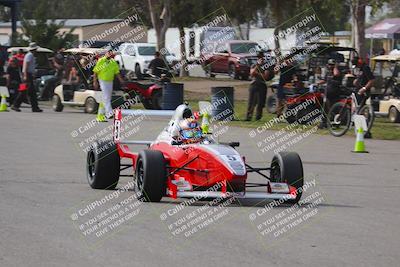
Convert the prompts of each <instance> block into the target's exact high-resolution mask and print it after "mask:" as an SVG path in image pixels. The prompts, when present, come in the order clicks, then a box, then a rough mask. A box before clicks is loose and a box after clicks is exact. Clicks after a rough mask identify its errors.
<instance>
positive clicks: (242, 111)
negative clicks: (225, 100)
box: [188, 99, 400, 140]
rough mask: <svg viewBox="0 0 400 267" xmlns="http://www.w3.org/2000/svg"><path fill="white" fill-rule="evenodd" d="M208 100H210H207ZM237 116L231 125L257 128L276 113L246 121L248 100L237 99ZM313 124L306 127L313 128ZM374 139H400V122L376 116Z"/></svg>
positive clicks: (275, 127)
mask: <svg viewBox="0 0 400 267" xmlns="http://www.w3.org/2000/svg"><path fill="white" fill-rule="evenodd" d="M206 101H209V99H208V100H206ZM188 102H189V104H190V105H191V106H192V108H193V109H194V110H198V103H197V101H194V100H190V101H188ZM234 108H235V116H236V118H237V119H238V120H236V121H232V122H230V125H232V126H237V127H245V128H257V127H259V126H263V125H265V124H266V123H268V122H269V121H270V120H272V119H273V118H275V117H276V115H275V114H270V113H268V112H267V111H266V110H265V108H264V114H263V117H262V119H261V120H259V121H254V120H253V121H245V120H244V119H245V118H246V111H247V101H235V106H234ZM287 126H288V123H276V124H273V125H272V126H271V127H269V128H268V129H270V130H281V129H285V128H286V129H287ZM311 127H312V126H309V127H307V128H306V129H304V131H306V130H307V129H309V128H311ZM298 128H303V125H298V126H295V127H293V128H292V129H298ZM371 133H372V137H373V139H383V140H400V124H399V123H391V122H389V121H388V119H386V118H375V121H374V125H373V127H372V129H371ZM316 134H323V135H325V134H330V133H329V131H328V130H327V129H318V130H317V131H316ZM346 136H355V133H354V128H351V129H350V130H349V131H348V132H347V134H346Z"/></svg>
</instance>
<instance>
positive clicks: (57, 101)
mask: <svg viewBox="0 0 400 267" xmlns="http://www.w3.org/2000/svg"><path fill="white" fill-rule="evenodd" d="M52 102H53V110H54V111H56V112H61V111H63V109H64V105H63V104H62V103H61V98H60V97H59V96H58V95H53V98H52Z"/></svg>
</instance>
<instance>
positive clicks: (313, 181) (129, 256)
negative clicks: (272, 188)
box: [0, 107, 400, 266]
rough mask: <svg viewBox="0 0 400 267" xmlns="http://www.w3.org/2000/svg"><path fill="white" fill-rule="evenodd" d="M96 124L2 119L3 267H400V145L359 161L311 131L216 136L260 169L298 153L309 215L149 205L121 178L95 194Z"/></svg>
mask: <svg viewBox="0 0 400 267" xmlns="http://www.w3.org/2000/svg"><path fill="white" fill-rule="evenodd" d="M93 119H94V115H90V114H85V113H83V111H82V110H79V109H74V108H65V110H64V111H63V112H60V113H56V112H53V111H52V110H51V109H50V108H49V107H44V112H43V113H31V112H30V109H28V108H23V109H22V112H20V113H17V112H3V113H0V133H1V134H0V136H1V139H0V214H1V215H0V266H187V265H190V266H207V265H218V266H397V264H398V262H399V260H400V256H399V253H398V252H399V249H398V248H399V247H400V231H399V229H398V223H399V221H400V208H399V203H400V194H399V193H400V167H399V160H400V151H399V149H400V142H398V141H382V140H373V139H372V140H370V139H368V140H366V148H367V150H368V151H369V153H365V154H356V153H352V152H351V150H352V149H353V146H354V138H352V137H346V136H345V137H341V138H335V137H332V136H328V135H325V136H323V135H316V134H313V133H312V131H310V132H308V133H305V132H304V133H301V134H299V135H297V136H300V137H301V138H298V137H297V136H289V138H286V139H287V140H286V139H285V138H284V137H283V136H288V132H286V133H283V134H282V135H281V134H278V135H277V134H276V133H277V132H272V131H264V130H263V129H262V128H259V129H258V130H257V129H249V128H240V127H229V126H226V125H218V127H217V129H215V133H217V132H218V134H215V137H216V139H219V141H239V142H240V143H241V145H240V147H238V150H239V151H240V153H241V154H242V155H244V156H246V161H247V162H248V163H249V164H252V165H254V166H269V164H270V161H271V158H272V156H273V154H274V150H277V149H285V150H292V151H297V152H298V153H299V154H300V156H301V158H302V161H303V164H304V173H305V183H306V184H307V188H306V190H304V192H303V197H302V200H304V202H303V203H302V205H301V206H296V205H295V206H293V205H287V204H282V205H278V206H274V205H275V204H276V202H272V204H271V202H263V201H260V200H254V201H244V200H235V199H233V200H227V201H226V202H222V201H221V202H218V201H215V202H212V203H210V200H203V201H190V200H187V199H186V200H185V199H179V200H174V201H172V200H170V199H168V198H164V199H163V200H162V202H161V203H142V202H138V201H137V200H136V198H134V192H133V191H132V182H131V178H129V177H128V178H122V177H121V179H120V183H119V184H118V187H117V190H93V189H91V188H90V187H89V186H88V184H87V181H86V153H85V150H86V149H87V147H88V145H89V144H90V143H91V141H92V140H94V139H96V138H103V137H105V136H106V135H107V134H109V133H110V132H109V130H110V127H111V124H112V122H111V121H110V122H108V123H102V124H96V123H93ZM166 122H167V119H165V118H145V119H143V120H137V121H133V122H132V123H129V122H127V123H126V125H129V127H130V128H129V129H128V131H127V133H129V134H130V139H134V140H152V139H154V138H155V137H156V136H157V133H158V132H159V131H161V129H162V128H163V127H164V126H165V125H166ZM251 136H253V137H251ZM267 139H268V140H269V141H268V140H267ZM277 140H280V141H277ZM264 141H265V142H264ZM267 141H268V142H267ZM274 142H275V146H274V147H272V146H269V147H267V145H268V144H271V143H274ZM283 145H286V147H284V146H283ZM131 148H132V149H133V150H140V149H143V148H145V147H143V146H132V147H131ZM125 173H129V170H126V171H125ZM249 180H250V181H252V182H258V181H262V180H260V178H258V177H257V176H255V175H251V176H250V178H249Z"/></svg>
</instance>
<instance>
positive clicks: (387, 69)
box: [371, 55, 400, 122]
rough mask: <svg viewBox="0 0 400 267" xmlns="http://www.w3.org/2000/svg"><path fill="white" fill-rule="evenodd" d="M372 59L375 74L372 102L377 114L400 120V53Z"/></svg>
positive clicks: (391, 120)
mask: <svg viewBox="0 0 400 267" xmlns="http://www.w3.org/2000/svg"><path fill="white" fill-rule="evenodd" d="M371 61H372V69H373V71H374V75H375V83H374V88H373V89H374V90H373V91H371V102H372V106H373V108H374V111H375V114H376V115H378V116H381V117H388V118H389V121H390V122H400V77H399V72H400V55H381V56H376V57H373V58H371ZM384 76H386V77H385V78H383V77H384Z"/></svg>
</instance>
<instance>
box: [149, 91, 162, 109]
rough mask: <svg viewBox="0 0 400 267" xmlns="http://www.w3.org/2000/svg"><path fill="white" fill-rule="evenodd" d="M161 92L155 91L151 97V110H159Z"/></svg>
mask: <svg viewBox="0 0 400 267" xmlns="http://www.w3.org/2000/svg"><path fill="white" fill-rule="evenodd" d="M161 100H162V91H161V90H156V91H154V92H153V94H152V95H151V102H152V104H153V105H152V106H153V109H161Z"/></svg>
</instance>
